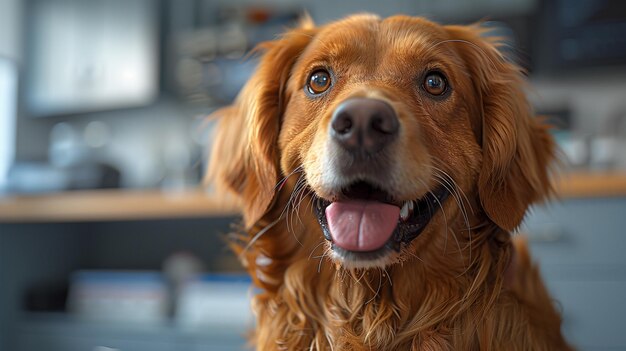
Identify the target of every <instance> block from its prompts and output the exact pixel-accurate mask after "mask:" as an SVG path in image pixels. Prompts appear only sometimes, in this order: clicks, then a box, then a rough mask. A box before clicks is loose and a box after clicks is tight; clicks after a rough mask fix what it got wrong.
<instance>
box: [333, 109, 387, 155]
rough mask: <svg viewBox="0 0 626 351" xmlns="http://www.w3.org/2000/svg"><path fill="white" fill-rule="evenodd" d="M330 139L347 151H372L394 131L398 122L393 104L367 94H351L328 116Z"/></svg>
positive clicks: (383, 142) (378, 149)
mask: <svg viewBox="0 0 626 351" xmlns="http://www.w3.org/2000/svg"><path fill="white" fill-rule="evenodd" d="M330 124H331V128H330V133H331V136H332V138H333V139H334V140H336V141H337V142H338V143H340V144H341V145H342V146H343V147H345V148H346V149H348V150H350V151H365V152H367V153H374V152H377V151H380V150H381V149H383V148H384V147H385V146H386V145H387V144H389V143H390V142H392V141H393V140H394V139H395V138H396V136H397V135H398V129H399V123H398V118H397V116H396V113H395V111H394V110H393V108H392V107H391V106H390V105H389V104H388V103H386V102H384V101H382V100H378V99H371V98H352V99H349V100H346V101H344V102H343V103H341V104H340V105H339V107H337V109H336V110H335V113H334V114H333V116H332V119H331V122H330Z"/></svg>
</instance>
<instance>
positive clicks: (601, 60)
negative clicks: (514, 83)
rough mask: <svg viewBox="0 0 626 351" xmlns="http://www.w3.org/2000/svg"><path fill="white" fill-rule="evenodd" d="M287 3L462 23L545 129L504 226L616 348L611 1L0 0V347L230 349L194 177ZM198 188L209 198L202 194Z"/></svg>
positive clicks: (623, 69)
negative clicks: (541, 172)
mask: <svg viewBox="0 0 626 351" xmlns="http://www.w3.org/2000/svg"><path fill="white" fill-rule="evenodd" d="M304 11H307V12H308V13H309V14H310V15H311V16H312V17H313V19H314V20H315V21H316V22H317V23H325V22H328V21H331V20H333V19H337V18H340V17H343V16H345V15H347V14H351V13H355V12H363V11H367V12H374V13H377V14H380V15H381V16H389V15H393V14H397V13H404V14H409V15H423V16H427V17H429V18H431V19H434V20H437V21H441V22H445V23H470V22H473V21H476V20H479V19H483V20H486V21H487V22H486V24H485V25H488V26H491V27H493V28H494V30H495V31H497V33H499V34H503V35H506V36H508V37H509V38H511V39H510V44H511V48H510V49H509V52H508V54H509V55H510V57H511V58H512V59H514V60H516V61H517V62H519V63H520V64H521V65H523V66H524V67H526V68H527V69H528V71H529V78H530V81H531V86H532V94H531V100H532V101H533V103H534V104H535V107H536V109H537V110H538V111H539V112H540V113H542V114H545V115H547V116H549V117H550V119H551V121H552V122H553V123H554V124H555V125H557V126H558V130H555V132H554V134H555V136H556V138H557V140H558V142H559V144H560V146H561V147H562V149H563V155H562V159H563V164H564V166H563V169H562V172H561V174H560V176H559V177H558V179H557V184H558V186H557V188H558V191H559V195H560V198H561V199H560V200H559V201H554V202H552V203H550V204H548V205H546V206H542V207H537V208H536V209H534V211H533V213H532V215H531V216H530V217H529V218H528V220H527V222H526V224H525V226H524V228H522V230H521V231H522V232H524V233H527V235H528V236H529V239H530V242H531V246H532V249H533V253H534V255H535V257H536V258H537V259H538V260H539V261H540V262H541V264H542V273H543V275H544V276H545V277H546V279H547V283H548V286H549V287H550V289H551V291H552V292H553V294H554V297H555V299H556V300H557V303H558V305H559V306H561V307H562V309H563V310H564V331H565V333H566V335H567V336H568V338H570V340H571V341H572V342H574V343H575V344H576V345H577V346H578V347H580V349H584V350H626V333H624V332H623V331H622V329H623V327H624V326H625V325H626V302H624V297H626V255H625V254H624V250H626V235H624V234H626V229H625V228H626V2H624V1H621V0H604V1H603V0H596V1H591V0H577V1H565V0H546V1H539V0H476V1H462V0H440V1H426V0H412V1H407V0H387V1H376V0H367V1H357V0H343V1H332V0H317V1H316V0H265V1H251V0H0V350H1V351H31V350H33V351H34V350H49V351H57V350H59V351H74V350H76V351H79V350H80V351H113V350H124V351H133V350H136V351H142V350H164V351H165V350H190V351H191V350H241V349H245V339H244V335H245V332H246V329H247V328H249V327H250V326H251V325H252V318H251V316H250V313H249V307H248V299H249V295H250V294H252V293H253V291H252V290H251V289H250V281H249V278H247V277H246V276H245V274H244V273H243V271H242V269H241V267H240V266H239V264H238V263H237V260H236V258H235V257H233V255H232V254H230V252H229V251H228V249H227V248H226V245H225V241H224V235H225V234H226V233H228V231H229V230H230V228H231V227H230V223H232V222H233V221H236V219H237V217H236V211H235V208H234V206H233V205H231V204H228V202H225V201H223V200H222V199H216V198H215V197H214V196H213V195H211V193H210V191H206V190H204V188H203V187H202V186H201V179H202V175H203V169H204V167H205V164H206V162H205V160H206V152H207V150H208V149H209V148H210V141H211V138H210V132H211V127H212V123H211V122H208V121H207V120H206V119H205V117H206V116H207V115H208V114H209V113H210V112H211V111H213V110H214V109H216V108H217V107H219V106H222V105H224V104H227V103H228V102H229V101H231V100H232V99H233V98H234V97H235V95H236V94H237V92H238V90H239V89H240V87H241V86H242V85H243V83H244V82H245V80H246V79H247V77H248V76H249V75H250V74H251V72H252V70H253V69H254V66H255V59H254V58H246V56H245V54H246V53H247V52H248V51H249V50H250V49H251V48H252V47H254V45H255V44H256V43H258V42H260V41H263V40H267V39H272V38H274V37H275V36H276V35H277V33H280V32H281V31H282V30H283V29H284V28H286V27H289V26H291V25H293V24H294V23H295V21H296V20H297V18H298V16H299V15H300V14H302V13H303V12H304ZM209 190H210V189H209Z"/></svg>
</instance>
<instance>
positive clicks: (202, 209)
mask: <svg viewBox="0 0 626 351" xmlns="http://www.w3.org/2000/svg"><path fill="white" fill-rule="evenodd" d="M236 214H237V207H236V206H235V205H233V204H232V202H231V203H228V202H226V201H222V200H219V199H217V198H215V197H212V196H210V195H208V194H206V193H204V192H202V191H199V190H198V191H194V190H188V191H183V192H180V191H158V190H148V191H138V190H93V191H71V192H63V193H57V194H48V195H36V196H12V197H4V198H3V197H0V223H1V222H4V223H10V222H14V223H15V222H85V221H114V220H143V219H175V218H197V217H218V216H233V215H236Z"/></svg>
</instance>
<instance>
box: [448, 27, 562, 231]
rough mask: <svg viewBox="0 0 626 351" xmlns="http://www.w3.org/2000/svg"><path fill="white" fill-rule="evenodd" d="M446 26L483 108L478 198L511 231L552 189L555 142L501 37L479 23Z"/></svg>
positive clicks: (498, 223)
mask: <svg viewBox="0 0 626 351" xmlns="http://www.w3.org/2000/svg"><path fill="white" fill-rule="evenodd" d="M446 29H447V31H448V33H450V43H452V44H453V47H454V49H455V50H456V52H458V53H459V54H460V55H461V57H462V59H463V60H464V61H465V64H466V66H467V69H468V71H469V72H468V73H469V75H470V79H472V81H473V88H474V90H475V91H476V92H477V94H479V96H478V97H477V101H479V104H480V105H481V106H480V107H481V109H482V111H481V112H482V113H481V116H478V117H479V118H481V119H482V121H481V122H479V124H480V126H481V129H480V132H479V133H478V134H479V142H481V144H482V145H481V146H482V150H483V152H482V154H483V161H482V162H483V163H482V168H481V171H480V175H479V179H478V195H479V197H480V202H481V205H482V207H483V209H484V211H485V213H486V214H487V216H488V217H489V218H490V219H491V220H492V221H493V222H494V223H495V224H497V225H498V226H499V227H501V228H503V229H505V230H508V231H512V230H514V229H515V228H517V227H518V226H519V224H520V223H521V222H522V220H523V218H524V214H525V213H526V210H527V209H528V206H529V205H530V204H532V203H535V202H538V201H541V200H543V199H544V198H546V197H547V196H549V195H550V194H551V193H552V186H551V183H550V177H549V168H550V167H549V166H550V163H551V162H552V160H553V157H554V152H555V147H554V142H553V139H552V137H551V136H550V134H549V131H548V127H547V126H546V125H545V124H543V123H542V120H541V119H539V118H537V117H535V115H534V113H533V110H532V107H531V106H530V104H529V102H528V100H527V99H526V94H525V91H524V87H525V81H524V79H523V72H522V70H521V69H520V68H519V67H518V66H517V65H515V64H513V63H512V62H510V61H508V60H507V58H506V57H504V55H503V54H502V53H501V52H500V51H499V45H500V44H498V40H499V38H495V37H489V36H487V35H485V34H487V33H486V30H484V29H481V28H480V27H479V26H448V27H446Z"/></svg>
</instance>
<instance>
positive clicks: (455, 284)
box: [209, 15, 569, 350]
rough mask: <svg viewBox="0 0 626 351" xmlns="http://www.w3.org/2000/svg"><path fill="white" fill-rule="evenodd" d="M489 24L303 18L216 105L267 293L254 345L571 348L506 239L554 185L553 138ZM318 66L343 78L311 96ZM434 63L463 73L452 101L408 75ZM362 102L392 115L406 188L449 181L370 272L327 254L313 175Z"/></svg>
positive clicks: (413, 192)
mask: <svg viewBox="0 0 626 351" xmlns="http://www.w3.org/2000/svg"><path fill="white" fill-rule="evenodd" d="M485 34H486V33H484V30H483V29H481V28H480V27H478V26H441V25H438V24H435V23H432V22H429V21H427V20H425V19H421V18H412V17H404V16H396V17H391V18H388V19H384V20H381V19H379V18H378V17H376V16H371V15H358V16H352V17H349V18H347V19H344V20H341V21H338V22H335V23H331V24H328V25H326V26H321V27H315V26H314V25H313V23H312V22H311V21H310V20H305V21H304V22H303V24H302V25H301V26H300V27H299V28H297V29H293V30H291V31H288V32H287V33H285V34H284V35H283V36H282V37H280V38H279V39H277V40H274V41H270V42H266V43H264V44H262V45H261V46H260V50H262V51H263V52H264V53H263V56H262V58H261V62H260V64H259V67H258V68H257V71H256V73H255V74H254V75H253V77H252V78H251V79H250V81H249V82H248V83H247V84H246V86H245V87H244V89H243V91H242V92H241V94H240V96H239V97H238V99H237V100H236V101H235V103H234V104H233V105H232V106H229V107H227V108H225V109H222V110H220V111H219V112H217V113H216V115H217V116H219V117H221V120H220V124H219V127H218V132H217V134H216V141H215V147H214V149H213V152H212V158H211V166H210V172H209V173H210V177H211V178H212V179H213V180H214V181H215V182H216V184H218V185H220V186H221V187H222V188H224V189H227V190H229V191H231V192H232V193H234V194H235V195H236V196H237V197H238V198H239V199H240V201H241V203H242V207H243V215H244V230H243V233H242V234H240V235H238V236H237V237H236V242H235V243H234V244H233V247H234V248H235V250H236V252H237V253H238V254H239V255H240V257H241V258H242V262H243V264H244V266H245V267H246V269H247V270H248V271H249V272H250V274H251V275H252V278H253V280H254V283H255V284H256V285H257V286H258V287H259V288H260V289H261V292H260V293H258V294H257V295H256V296H255V297H254V300H253V307H254V310H255V313H256V316H257V327H256V330H255V332H254V334H253V338H252V343H253V344H254V346H255V347H256V348H257V349H258V350H309V349H312V350H567V349H569V346H568V345H567V343H566V341H565V340H564V339H563V337H562V336H561V332H560V324H561V319H560V316H559V315H558V313H557V312H556V311H555V309H554V307H553V302H552V300H551V299H550V297H549V295H548V293H547V291H546V289H545V288H544V285H543V283H542V282H541V280H540V277H539V273H538V271H537V268H536V267H534V266H533V265H532V263H531V261H530V258H529V255H528V251H527V249H526V246H525V244H524V242H523V241H521V240H513V239H512V237H511V234H510V232H511V231H513V230H515V228H517V227H518V225H519V224H520V222H521V221H522V219H523V217H524V215H525V213H526V210H527V209H528V207H529V205H530V204H532V203H535V202H537V201H541V200H543V199H544V198H545V197H546V196H548V195H549V194H550V192H551V186H550V182H549V176H548V170H547V169H548V165H549V162H551V160H552V158H553V153H554V145H553V141H552V139H551V137H550V135H549V134H548V132H547V128H546V126H544V125H542V124H541V121H540V120H538V119H536V118H534V115H533V113H532V110H531V108H530V106H529V104H528V103H527V101H526V98H525V94H524V90H523V76H522V73H521V72H520V69H519V68H518V67H516V66H515V65H514V64H512V63H510V62H509V61H507V60H506V59H505V58H504V57H503V56H502V54H501V53H500V52H499V51H498V44H497V40H496V39H494V38H488V37H486V36H485ZM321 64H323V65H331V66H333V67H336V68H337V70H338V71H339V72H340V74H338V76H337V77H336V79H335V85H334V87H333V90H332V91H331V92H329V94H328V95H327V96H326V97H324V98H323V99H315V100H313V99H310V98H308V97H307V96H305V94H304V92H303V89H302V87H303V86H304V84H305V82H306V79H307V76H308V73H309V72H310V71H311V69H313V68H315V67H316V66H319V65H321ZM432 65H436V66H437V67H439V68H441V69H444V70H445V71H446V73H447V75H448V79H449V80H450V81H451V82H453V83H454V90H453V93H452V94H451V95H450V96H449V97H448V98H447V99H446V100H445V101H437V100H434V99H428V98H426V97H424V96H422V95H420V93H419V92H416V88H415V87H416V86H417V85H418V84H419V83H416V82H415V79H414V76H415V74H418V73H419V72H421V71H422V70H423V69H424V67H430V66H432ZM355 96H361V97H363V96H365V97H376V98H378V99H382V100H384V101H386V102H387V103H389V104H390V105H391V106H393V108H394V109H395V110H396V111H397V113H398V118H399V119H400V123H401V124H402V128H403V129H402V130H403V132H402V134H401V138H400V140H399V141H398V143H397V144H398V145H396V146H394V147H395V149H394V150H395V153H394V154H395V156H394V157H396V161H397V162H396V164H397V165H398V166H397V172H395V173H394V174H396V175H397V177H395V178H393V179H390V182H393V183H394V184H396V185H397V189H402V190H401V191H400V192H401V193H402V196H405V197H406V198H414V197H417V196H419V195H421V194H423V193H424V192H425V191H428V190H429V189H428V188H431V187H433V186H434V185H436V184H437V182H438V181H439V182H441V180H442V179H443V178H442V177H441V175H442V174H446V175H449V181H453V182H454V183H455V184H454V189H455V190H453V194H452V195H453V196H451V197H450V198H448V200H447V201H445V203H444V204H443V208H442V210H443V211H440V212H439V213H438V214H437V215H436V216H435V217H433V219H432V220H431V222H430V224H429V225H428V226H427V228H426V230H425V231H424V232H423V233H422V234H421V235H420V236H419V237H418V238H417V239H415V240H414V241H413V242H412V243H411V244H410V245H408V247H406V248H403V249H402V252H400V253H399V254H398V255H397V256H396V257H395V258H394V260H393V262H390V264H389V265H387V266H385V267H380V268H373V269H350V268H349V267H346V266H344V265H343V264H342V263H341V262H338V261H335V260H333V259H332V258H329V257H330V255H329V250H330V248H329V246H328V245H327V244H326V242H325V240H324V238H323V237H322V234H321V230H320V226H319V224H318V223H317V221H316V218H315V216H314V215H313V211H312V205H311V201H312V196H314V195H315V196H322V197H323V196H331V195H329V194H328V193H327V192H328V189H325V188H324V184H322V182H321V180H320V179H321V176H320V173H321V172H322V171H323V170H322V168H323V167H324V165H323V161H322V160H321V159H322V158H323V156H324V153H325V152H326V149H325V146H324V145H325V140H326V138H327V134H328V121H329V118H330V114H331V113H332V111H333V110H334V109H335V108H336V107H337V105H338V104H339V103H341V101H344V100H345V99H347V98H350V97H355ZM407 150H411V152H407ZM444 172H445V173H444ZM513 256H515V260H513V259H512V257H513ZM512 262H514V263H512ZM507 277H508V278H507Z"/></svg>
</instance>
